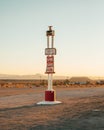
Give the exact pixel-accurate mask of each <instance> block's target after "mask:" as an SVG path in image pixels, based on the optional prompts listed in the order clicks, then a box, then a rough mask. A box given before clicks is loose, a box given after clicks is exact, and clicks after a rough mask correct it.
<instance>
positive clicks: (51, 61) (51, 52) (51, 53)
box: [37, 26, 61, 104]
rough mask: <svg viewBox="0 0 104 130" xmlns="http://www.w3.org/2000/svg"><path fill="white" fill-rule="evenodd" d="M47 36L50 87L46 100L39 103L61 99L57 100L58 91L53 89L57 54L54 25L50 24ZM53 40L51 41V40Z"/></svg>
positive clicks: (46, 52)
mask: <svg viewBox="0 0 104 130" xmlns="http://www.w3.org/2000/svg"><path fill="white" fill-rule="evenodd" d="M46 36H47V48H45V55H46V56H47V57H46V72H45V73H46V74H48V89H47V90H46V91H45V101H42V102H39V103H37V104H58V103H61V102H60V101H56V91H55V90H54V89H53V84H52V83H53V74H54V73H55V72H54V55H56V48H54V36H55V31H54V30H52V26H49V30H47V31H46ZM50 41H51V42H50Z"/></svg>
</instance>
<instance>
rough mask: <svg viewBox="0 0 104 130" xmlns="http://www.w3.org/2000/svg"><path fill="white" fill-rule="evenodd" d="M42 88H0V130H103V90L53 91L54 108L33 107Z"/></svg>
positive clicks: (42, 95) (48, 106) (67, 89)
mask: <svg viewBox="0 0 104 130" xmlns="http://www.w3.org/2000/svg"><path fill="white" fill-rule="evenodd" d="M44 90H45V88H42V87H41V88H40V87H39V88H22V89H20V88H4V89H3V88H1V89H0V130H104V88H103V87H99V88H97V87H96V88H95V87H94V88H56V92H57V100H59V101H62V103H61V104H58V105H37V104H36V103H37V102H39V101H42V100H44Z"/></svg>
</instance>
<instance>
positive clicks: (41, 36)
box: [0, 0, 104, 76]
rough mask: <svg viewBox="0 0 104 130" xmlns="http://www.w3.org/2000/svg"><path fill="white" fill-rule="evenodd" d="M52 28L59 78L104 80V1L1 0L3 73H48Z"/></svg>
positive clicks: (0, 39)
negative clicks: (98, 78) (48, 50)
mask: <svg viewBox="0 0 104 130" xmlns="http://www.w3.org/2000/svg"><path fill="white" fill-rule="evenodd" d="M49 25H52V26H53V29H54V30H55V45H54V47H55V48H56V49H57V55H56V56H55V72H56V75H64V76H65V75H68V76H104V0H0V74H19V75H22V74H32V75H34V74H36V73H41V74H44V72H45V69H46V56H45V55H44V50H45V48H46V45H47V39H46V30H48V26H49Z"/></svg>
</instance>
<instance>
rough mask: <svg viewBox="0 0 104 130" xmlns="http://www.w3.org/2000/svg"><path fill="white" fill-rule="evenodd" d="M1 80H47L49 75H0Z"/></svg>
mask: <svg viewBox="0 0 104 130" xmlns="http://www.w3.org/2000/svg"><path fill="white" fill-rule="evenodd" d="M66 78H67V77H66V76H54V79H66ZM0 79H40V80H42V79H47V75H42V74H35V75H9V74H0Z"/></svg>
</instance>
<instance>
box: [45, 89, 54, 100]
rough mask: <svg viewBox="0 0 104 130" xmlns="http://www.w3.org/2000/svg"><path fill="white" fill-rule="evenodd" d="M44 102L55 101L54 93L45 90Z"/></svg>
mask: <svg viewBox="0 0 104 130" xmlns="http://www.w3.org/2000/svg"><path fill="white" fill-rule="evenodd" d="M45 101H56V91H55V90H52V91H51V90H46V91H45Z"/></svg>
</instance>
